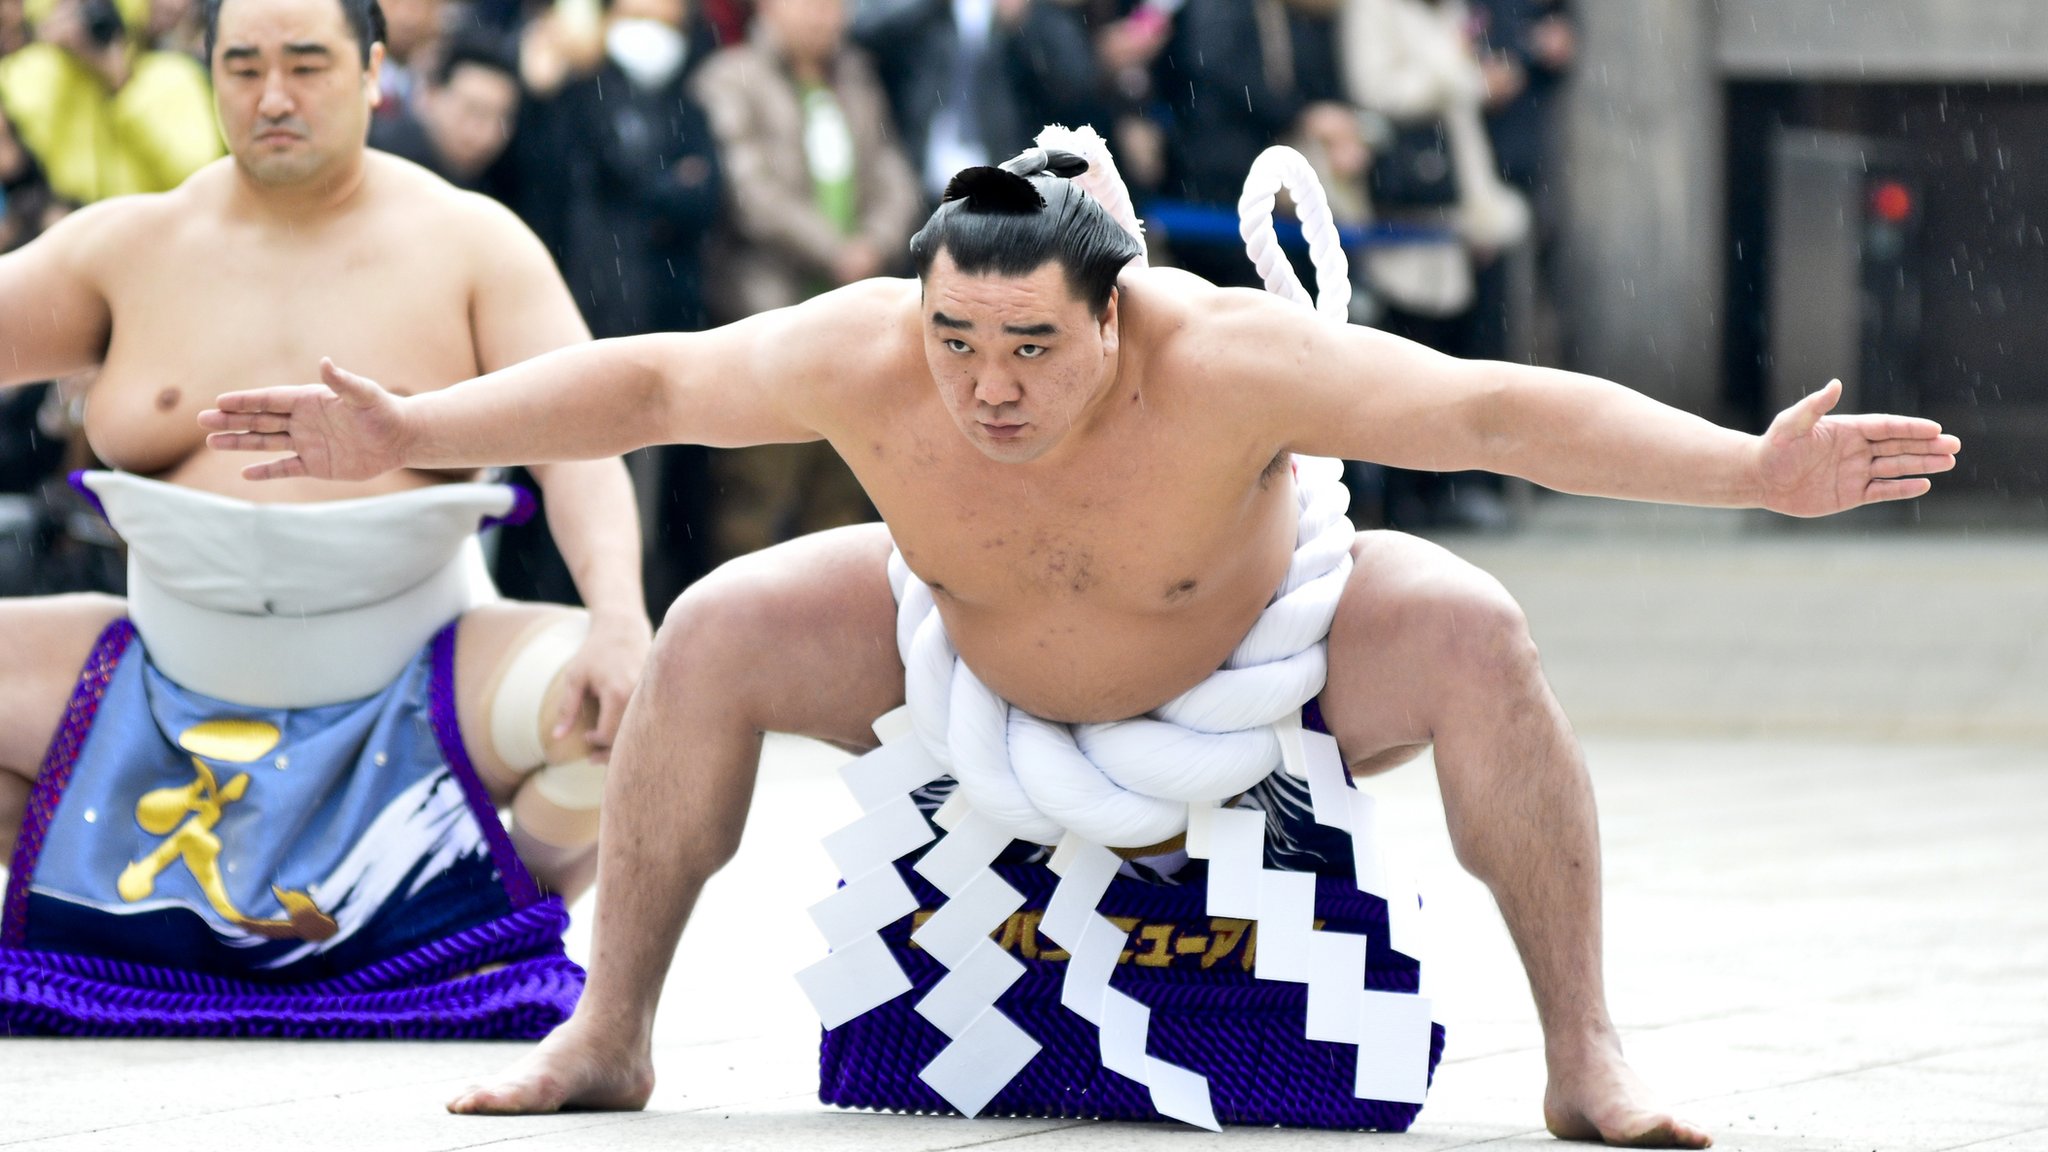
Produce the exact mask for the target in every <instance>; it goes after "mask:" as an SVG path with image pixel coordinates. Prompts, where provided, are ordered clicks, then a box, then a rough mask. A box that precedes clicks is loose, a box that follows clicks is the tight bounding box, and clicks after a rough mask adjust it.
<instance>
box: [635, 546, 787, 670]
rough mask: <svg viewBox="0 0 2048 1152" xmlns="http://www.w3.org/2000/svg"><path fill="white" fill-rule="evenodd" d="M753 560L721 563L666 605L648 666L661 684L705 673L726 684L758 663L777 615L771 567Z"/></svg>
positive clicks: (771, 641)
mask: <svg viewBox="0 0 2048 1152" xmlns="http://www.w3.org/2000/svg"><path fill="white" fill-rule="evenodd" d="M752 559H753V558H752V557H741V558H740V559H738V560H732V561H728V562H727V563H725V564H722V565H720V566H719V567H718V568H717V569H716V570H714V571H713V572H712V573H711V574H710V575H708V576H706V577H704V578H703V579H701V580H699V581H697V582H696V583H695V584H692V585H690V587H689V588H687V589H685V590H684V591H683V594H682V595H680V596H678V597H676V599H675V601H674V603H672V604H670V605H669V608H668V611H667V612H666V613H665V614H663V616H662V620H661V627H660V628H658V629H656V630H655V634H654V658H653V661H652V669H651V670H652V672H653V674H654V675H656V676H658V677H659V678H660V680H661V681H662V682H663V683H664V684H669V685H675V684H678V683H681V682H684V681H686V680H687V679H689V678H691V677H701V676H704V675H707V674H710V675H715V676H717V677H718V678H719V680H720V682H721V683H724V684H726V685H727V686H728V687H730V686H732V684H733V680H732V678H733V677H736V676H741V675H744V674H745V672H746V671H747V670H748V669H750V668H753V667H755V666H757V665H759V664H761V663H763V661H761V659H760V657H761V656H762V655H763V654H764V650H765V649H766V648H767V647H769V646H771V645H772V643H773V638H774V635H775V629H776V627H777V625H778V623H780V619H779V617H780V615H781V613H780V611H779V609H778V603H779V598H778V596H777V595H776V592H775V584H776V582H775V580H774V579H773V574H772V571H770V570H766V569H764V568H763V567H762V566H761V565H760V564H758V563H754V562H751V561H752Z"/></svg>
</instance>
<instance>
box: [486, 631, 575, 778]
mask: <svg viewBox="0 0 2048 1152" xmlns="http://www.w3.org/2000/svg"><path fill="white" fill-rule="evenodd" d="M582 615H583V610H582V609H581V608H569V607H565V606H563V605H561V604H527V603H521V602H518V601H512V600H506V601H500V602H498V603H495V604H484V605H481V606H479V607H476V608H472V609H470V610H469V611H468V612H465V613H463V616H462V620H461V622H460V623H459V624H458V625H457V626H456V629H455V717H456V720H457V722H458V723H459V724H460V725H461V728H462V743H463V747H464V748H465V749H466V750H467V751H468V753H469V760H470V763H471V764H472V765H474V766H475V767H476V771H477V775H478V777H480V778H481V779H482V780H483V782H484V786H485V788H486V789H488V790H489V792H490V793H491V798H492V799H494V800H496V801H498V802H499V803H501V804H502V803H504V802H505V801H506V800H507V799H508V798H509V797H510V796H511V795H512V793H513V792H514V791H517V790H518V787H519V782H520V779H521V777H522V773H520V772H515V771H513V770H512V769H511V768H509V767H507V766H506V764H505V762H504V760H502V759H501V758H499V756H498V749H497V744H496V742H495V741H493V740H492V739H491V701H492V700H493V699H494V698H495V697H496V696H497V694H498V688H499V685H500V684H501V683H502V682H503V680H504V676H505V670H506V667H507V666H508V665H509V664H510V663H511V662H512V659H513V657H514V656H516V655H517V654H518V653H519V651H520V650H521V649H523V648H524V647H525V646H526V642H527V641H528V640H529V639H531V638H532V637H533V636H535V635H537V634H538V633H540V632H541V631H543V630H544V629H546V628H547V627H548V626H549V625H552V624H554V623H556V622H557V621H560V620H564V619H575V618H578V617H581V616H582ZM558 700H559V697H558V696H557V694H556V693H554V692H552V691H550V692H549V693H548V694H547V698H546V700H545V702H544V703H543V710H546V709H548V708H552V707H554V706H555V705H556V704H557V702H558ZM536 722H538V721H536ZM547 728H548V730H550V731H552V729H553V728H554V724H553V722H552V718H551V717H550V721H549V723H548V724H547ZM577 731H578V733H579V735H578V736H576V737H575V738H576V739H579V740H580V738H581V737H580V732H581V728H578V730H577ZM533 767H534V765H531V764H529V765H525V768H526V769H528V770H531V769H532V768H533Z"/></svg>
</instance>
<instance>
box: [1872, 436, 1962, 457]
mask: <svg viewBox="0 0 2048 1152" xmlns="http://www.w3.org/2000/svg"><path fill="white" fill-rule="evenodd" d="M1962 450H1963V442H1962V441H1961V440H1958V439H1956V438H1955V437H1953V436H1928V437H1924V438H1919V439H1906V438H1900V439H1895V440H1872V441H1871V442H1870V451H1871V452H1872V453H1873V454H1875V455H1878V456H1953V455H1955V454H1956V453H1958V452H1961V451H1962Z"/></svg>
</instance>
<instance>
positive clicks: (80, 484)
mask: <svg viewBox="0 0 2048 1152" xmlns="http://www.w3.org/2000/svg"><path fill="white" fill-rule="evenodd" d="M85 476H86V470H85V469H83V468H78V469H74V470H72V472H71V473H70V474H69V475H67V476H65V477H64V479H65V481H66V482H68V483H69V484H70V485H71V490H72V491H73V492H76V493H78V494H79V495H80V496H83V497H85V502H86V503H87V504H90V505H92V510H93V511H95V512H97V513H99V514H100V519H102V520H107V506H106V505H105V504H102V503H100V494H99V493H97V492H95V491H93V490H92V489H90V488H88V487H86V486H85ZM113 526H114V522H113V521H111V520H107V527H109V528H111V527H113Z"/></svg>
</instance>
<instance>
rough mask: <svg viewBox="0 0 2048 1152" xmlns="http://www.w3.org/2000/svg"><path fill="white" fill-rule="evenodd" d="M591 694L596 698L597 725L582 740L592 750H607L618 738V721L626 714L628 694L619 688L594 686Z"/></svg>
mask: <svg viewBox="0 0 2048 1152" xmlns="http://www.w3.org/2000/svg"><path fill="white" fill-rule="evenodd" d="M591 694H592V695H594V696H596V697H597V724H596V725H595V726H594V727H592V728H591V729H590V731H589V732H587V733H585V735H584V739H585V740H586V741H587V742H588V743H589V744H590V745H591V747H592V748H601V749H607V750H608V749H610V748H611V746H612V741H614V740H616V739H618V737H619V721H620V719H621V718H622V717H623V716H624V715H625V713H626V697H627V695H628V694H627V692H626V691H625V690H624V689H620V688H598V687H595V686H593V688H592V692H591Z"/></svg>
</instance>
